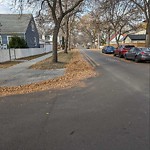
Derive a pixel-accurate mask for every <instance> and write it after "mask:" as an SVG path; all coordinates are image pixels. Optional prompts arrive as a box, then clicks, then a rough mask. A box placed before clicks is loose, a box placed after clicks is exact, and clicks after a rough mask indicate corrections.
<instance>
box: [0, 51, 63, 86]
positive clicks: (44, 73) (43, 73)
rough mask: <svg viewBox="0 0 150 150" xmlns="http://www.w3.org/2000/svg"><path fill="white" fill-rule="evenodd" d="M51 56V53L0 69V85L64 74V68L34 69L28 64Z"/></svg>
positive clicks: (10, 84) (28, 81)
mask: <svg viewBox="0 0 150 150" xmlns="http://www.w3.org/2000/svg"><path fill="white" fill-rule="evenodd" d="M51 56H52V53H50V54H47V55H44V56H42V57H39V58H36V59H33V60H30V61H25V62H23V63H20V64H17V65H14V66H12V67H10V68H6V69H0V86H19V85H26V84H30V83H35V82H40V81H44V80H48V79H53V78H56V77H59V76H62V75H64V73H65V69H55V70H34V69H28V68H29V67H30V66H32V65H34V64H36V63H37V62H40V61H42V60H44V59H46V58H49V57H51Z"/></svg>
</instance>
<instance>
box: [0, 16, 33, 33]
mask: <svg viewBox="0 0 150 150" xmlns="http://www.w3.org/2000/svg"><path fill="white" fill-rule="evenodd" d="M31 17H32V15H31V14H22V15H19V14H0V24H1V25H2V26H0V33H1V34H12V33H25V32H26V30H27V27H28V24H29V21H30V20H31Z"/></svg>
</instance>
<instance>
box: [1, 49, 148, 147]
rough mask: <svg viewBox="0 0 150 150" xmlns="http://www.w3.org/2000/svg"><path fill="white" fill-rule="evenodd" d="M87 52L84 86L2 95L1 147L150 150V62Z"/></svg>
mask: <svg viewBox="0 0 150 150" xmlns="http://www.w3.org/2000/svg"><path fill="white" fill-rule="evenodd" d="M83 52H84V53H86V54H87V55H88V56H89V57H90V58H92V59H93V61H94V62H95V64H97V65H96V68H95V69H96V71H97V72H98V73H99V75H98V76H97V77H95V78H91V79H87V80H85V81H84V82H85V86H82V87H75V88H71V89H67V90H56V91H52V90H48V91H44V92H37V93H32V94H26V95H15V96H9V97H1V98H0V150H17V149H18V150H149V148H150V145H149V133H150V132H149V117H150V116H149V101H150V94H149V91H150V87H149V83H150V72H149V71H150V64H148V63H141V64H136V63H134V62H126V61H122V60H121V59H119V58H114V57H109V56H107V55H103V54H101V53H100V52H98V51H90V50H83Z"/></svg>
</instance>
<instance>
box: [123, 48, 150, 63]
mask: <svg viewBox="0 0 150 150" xmlns="http://www.w3.org/2000/svg"><path fill="white" fill-rule="evenodd" d="M124 57H125V59H131V60H134V61H135V62H140V61H150V48H137V47H134V48H132V49H130V50H129V51H128V52H127V53H126V54H125V56H124Z"/></svg>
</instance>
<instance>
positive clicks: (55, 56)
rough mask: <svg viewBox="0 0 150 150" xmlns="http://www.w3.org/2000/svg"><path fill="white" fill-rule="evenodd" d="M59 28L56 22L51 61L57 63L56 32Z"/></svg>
mask: <svg viewBox="0 0 150 150" xmlns="http://www.w3.org/2000/svg"><path fill="white" fill-rule="evenodd" d="M59 28H60V25H59V24H56V25H55V27H54V31H53V60H52V61H53V62H54V63H57V62H58V58H57V46H58V44H57V37H58V32H59Z"/></svg>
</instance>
